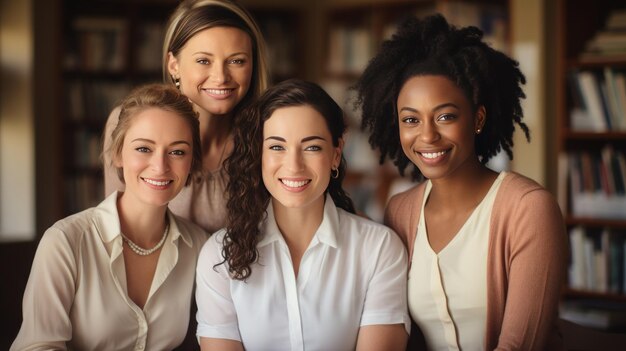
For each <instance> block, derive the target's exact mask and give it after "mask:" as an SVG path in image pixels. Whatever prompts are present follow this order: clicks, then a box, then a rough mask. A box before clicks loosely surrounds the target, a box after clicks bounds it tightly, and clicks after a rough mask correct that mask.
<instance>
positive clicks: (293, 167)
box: [287, 150, 304, 172]
mask: <svg viewBox="0 0 626 351" xmlns="http://www.w3.org/2000/svg"><path fill="white" fill-rule="evenodd" d="M303 157H304V156H303V155H302V152H300V150H292V151H291V152H289V156H288V157H287V169H288V170H289V171H292V172H298V171H301V170H303V169H304V160H303Z"/></svg>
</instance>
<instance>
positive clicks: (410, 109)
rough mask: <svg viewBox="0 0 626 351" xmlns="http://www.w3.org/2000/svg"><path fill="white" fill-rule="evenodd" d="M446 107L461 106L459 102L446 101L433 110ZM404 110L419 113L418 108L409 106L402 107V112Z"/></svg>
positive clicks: (457, 107)
mask: <svg viewBox="0 0 626 351" xmlns="http://www.w3.org/2000/svg"><path fill="white" fill-rule="evenodd" d="M446 107H454V108H456V109H459V106H457V104H455V103H453V102H446V103H444V104H441V105H437V106H435V108H433V109H432V110H433V111H437V110H441V109H442V108H446ZM402 111H409V112H414V113H418V112H419V111H417V110H416V109H414V108H412V107H408V106H405V107H402V108H401V109H400V112H402Z"/></svg>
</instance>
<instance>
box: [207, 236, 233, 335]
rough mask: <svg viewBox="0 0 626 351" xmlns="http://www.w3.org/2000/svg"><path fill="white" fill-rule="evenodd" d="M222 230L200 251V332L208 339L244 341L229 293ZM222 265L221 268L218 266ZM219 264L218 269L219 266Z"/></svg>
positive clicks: (228, 277) (228, 278)
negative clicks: (223, 256)
mask: <svg viewBox="0 0 626 351" xmlns="http://www.w3.org/2000/svg"><path fill="white" fill-rule="evenodd" d="M223 234H224V232H223V231H220V232H218V233H216V234H213V235H212V236H211V237H210V238H209V240H208V241H207V242H206V244H205V245H204V246H203V247H202V251H200V257H199V258H198V266H197V267H196V304H197V305H198V312H197V314H196V320H197V321H198V330H197V332H196V335H197V336H198V337H205V338H217V339H230V340H237V341H241V336H240V334H239V327H238V323H237V312H236V310H235V305H234V303H233V300H232V297H231V293H230V281H231V279H230V276H229V274H228V271H227V269H226V264H227V263H224V264H219V263H220V262H222V261H223V258H222V254H221V252H222V245H221V244H220V243H221V239H222V238H223ZM217 264H219V265H217ZM216 265H217V266H216Z"/></svg>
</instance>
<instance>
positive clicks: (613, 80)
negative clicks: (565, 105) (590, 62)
mask: <svg viewBox="0 0 626 351" xmlns="http://www.w3.org/2000/svg"><path fill="white" fill-rule="evenodd" d="M567 82H568V85H569V88H570V89H569V91H570V96H571V102H572V103H571V105H572V106H571V109H570V126H571V129H572V130H575V131H593V132H606V131H626V79H625V76H624V72H622V71H619V70H616V69H614V68H612V67H608V66H605V67H603V68H602V70H601V71H599V70H572V71H571V72H570V73H569V74H568V79H567Z"/></svg>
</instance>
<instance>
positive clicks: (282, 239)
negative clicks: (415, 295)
mask: <svg viewBox="0 0 626 351" xmlns="http://www.w3.org/2000/svg"><path fill="white" fill-rule="evenodd" d="M234 126H235V129H234V136H235V138H234V140H235V145H234V149H233V153H232V155H231V156H230V157H229V158H228V159H227V161H226V163H225V167H226V170H227V172H228V174H230V182H229V184H228V188H227V189H228V195H229V196H228V198H229V200H228V205H227V206H228V213H229V214H228V226H227V227H226V228H225V229H224V230H221V231H219V232H217V233H216V234H215V235H213V236H212V237H211V238H210V239H209V241H207V244H206V245H205V246H204V247H203V249H202V252H201V254H200V256H201V257H200V258H199V261H198V267H197V269H196V284H197V290H196V301H197V304H198V315H197V319H198V336H199V337H200V344H201V347H202V349H203V350H210V349H216V350H242V349H243V348H245V349H248V350H305V349H306V350H355V349H356V350H402V349H404V347H405V344H406V340H407V333H408V328H409V326H410V325H409V317H408V311H407V306H406V268H407V259H406V252H405V250H404V248H403V246H402V242H401V241H400V239H399V238H398V237H397V235H396V234H395V233H394V232H393V231H391V230H390V229H389V228H387V227H385V226H383V225H381V224H377V223H374V222H372V221H370V220H368V219H365V218H362V217H359V216H357V215H355V214H354V208H353V205H352V201H351V200H350V198H349V197H348V195H347V194H346V193H345V192H344V190H343V189H342V186H341V182H342V180H343V177H344V175H345V160H344V159H343V156H342V148H343V145H344V140H343V135H344V132H345V129H346V125H345V122H344V120H343V112H342V110H341V108H340V107H339V106H337V104H336V103H335V102H334V101H333V100H332V98H331V97H330V96H328V94H326V92H325V91H324V90H323V89H322V88H320V87H319V86H318V85H316V84H313V83H309V82H304V81H300V80H289V81H285V82H282V83H280V84H278V85H276V86H274V87H273V88H270V89H269V90H267V91H266V93H265V94H263V95H262V96H261V98H260V99H259V101H258V102H257V103H256V104H254V105H253V106H252V107H251V108H250V109H248V110H247V111H245V112H244V113H243V114H242V115H241V116H240V117H238V120H237V121H236V123H235V124H234Z"/></svg>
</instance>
